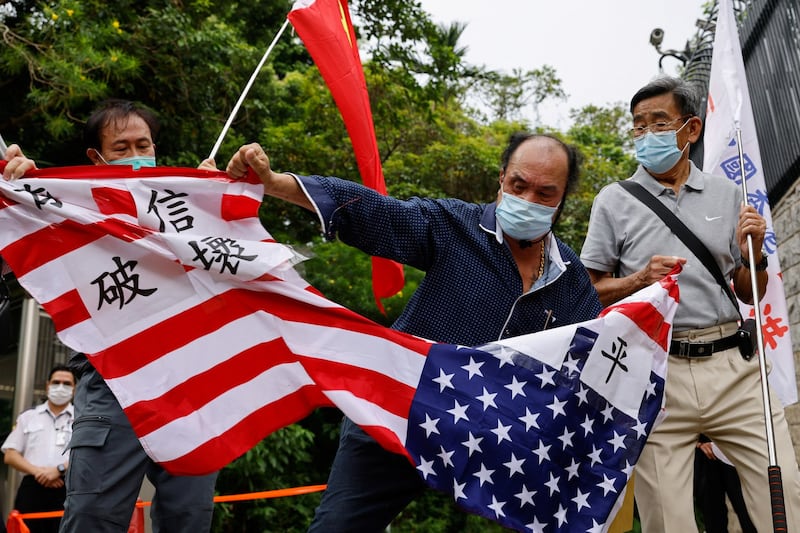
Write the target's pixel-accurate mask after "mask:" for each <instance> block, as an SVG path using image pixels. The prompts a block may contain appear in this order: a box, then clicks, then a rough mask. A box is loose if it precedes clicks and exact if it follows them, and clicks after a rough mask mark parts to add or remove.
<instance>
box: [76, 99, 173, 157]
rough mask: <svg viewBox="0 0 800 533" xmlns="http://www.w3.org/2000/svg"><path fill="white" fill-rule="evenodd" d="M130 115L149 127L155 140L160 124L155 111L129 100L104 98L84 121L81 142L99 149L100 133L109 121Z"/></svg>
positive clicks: (88, 146)
mask: <svg viewBox="0 0 800 533" xmlns="http://www.w3.org/2000/svg"><path fill="white" fill-rule="evenodd" d="M131 115H136V116H138V117H139V118H141V119H142V120H144V122H145V124H147V126H148V127H149V128H150V137H152V139H153V142H155V140H156V137H158V132H159V131H160V129H161V125H160V124H159V122H158V118H157V117H156V115H155V113H154V112H153V111H151V110H149V109H148V108H146V107H144V106H143V105H141V104H137V103H136V102H131V101H130V100H120V99H118V98H111V99H109V100H105V101H104V102H102V103H101V104H100V106H99V107H98V108H97V109H95V110H94V112H93V113H92V114H91V116H90V117H89V120H87V121H86V126H85V127H84V128H83V143H84V145H85V146H86V148H94V149H95V150H100V147H101V145H102V139H101V138H100V133H101V132H102V131H103V129H105V128H106V126H108V125H109V124H111V123H115V122H119V121H124V120H127V119H128V117H130V116H131Z"/></svg>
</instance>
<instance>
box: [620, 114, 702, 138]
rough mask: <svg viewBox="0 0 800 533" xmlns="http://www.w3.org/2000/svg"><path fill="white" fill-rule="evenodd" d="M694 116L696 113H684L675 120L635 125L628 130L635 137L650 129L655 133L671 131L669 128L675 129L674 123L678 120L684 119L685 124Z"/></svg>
mask: <svg viewBox="0 0 800 533" xmlns="http://www.w3.org/2000/svg"><path fill="white" fill-rule="evenodd" d="M693 116H694V115H683V116H682V117H678V118H676V119H674V120H670V121H669V122H653V123H652V124H648V125H647V126H634V127H633V128H631V129H630V130H628V131H629V132H630V134H631V135H633V137H634V138H636V137H641V136H642V135H644V134H645V133H647V132H648V131H651V132H653V133H660V132H662V131H669V130H671V129H673V128H672V125H673V124H675V123H676V122H678V121H679V120H683V121H684V124H685V123H686V121H687V120H689V119H690V118H692V117H693Z"/></svg>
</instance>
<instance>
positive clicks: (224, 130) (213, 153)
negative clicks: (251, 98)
mask: <svg viewBox="0 0 800 533" xmlns="http://www.w3.org/2000/svg"><path fill="white" fill-rule="evenodd" d="M288 25H289V19H286V20H285V21H283V26H281V29H280V30H278V34H277V35H275V38H274V39H272V42H271V43H270V45H269V47H268V48H267V51H266V52H264V56H263V57H262V58H261V61H259V62H258V66H257V67H256V69H255V70H254V71H253V74H252V75H251V76H250V80H249V81H248V82H247V85H245V87H244V90H243V91H242V94H241V95H240V96H239V101H238V102H236V105H235V106H233V111H231V114H230V116H229V117H228V121H227V122H225V125H224V126H223V127H222V131H221V132H220V134H219V137H218V138H217V142H216V143H214V148H212V149H211V153H210V154H209V155H208V159H214V158H215V157H216V156H217V152H218V151H219V147H220V145H221V144H222V140H223V139H224V138H225V135H226V134H227V133H228V129H229V128H230V127H231V123H232V122H233V119H234V118H236V113H238V112H239V108H240V107H241V106H242V102H244V99H245V97H247V93H248V92H249V91H250V87H252V86H253V82H255V81H256V76H257V75H258V73H259V71H260V70H261V67H263V66H264V63H265V62H266V61H267V58H268V57H269V55H270V54H271V53H272V49H273V48H275V44H277V42H278V39H280V38H281V35H283V32H284V30H286V26H288Z"/></svg>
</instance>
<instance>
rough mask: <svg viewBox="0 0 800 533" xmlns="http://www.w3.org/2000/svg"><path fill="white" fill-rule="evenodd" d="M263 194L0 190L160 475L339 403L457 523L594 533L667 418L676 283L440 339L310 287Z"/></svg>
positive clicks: (164, 182)
mask: <svg viewBox="0 0 800 533" xmlns="http://www.w3.org/2000/svg"><path fill="white" fill-rule="evenodd" d="M64 178H71V179H64ZM262 193H263V191H262V188H261V186H260V184H258V183H255V182H236V181H231V180H229V179H228V178H227V177H226V176H225V175H224V174H222V173H214V172H205V171H199V170H193V169H182V168H181V169H178V168H167V167H160V168H154V169H141V170H138V171H133V170H132V169H130V168H129V167H127V168H126V167H108V166H103V167H72V168H61V169H58V168H57V169H47V170H39V171H35V172H33V173H31V174H29V175H28V176H27V177H25V178H23V179H20V180H18V181H14V182H5V181H2V182H1V183H0V255H2V256H3V257H4V259H6V260H7V261H8V263H9V264H10V265H11V267H12V269H13V270H14V272H15V274H16V276H17V278H18V279H19V281H20V283H21V284H22V285H23V286H24V287H25V288H26V289H27V290H28V291H29V293H30V294H31V295H32V296H33V297H34V298H36V300H37V301H39V302H40V303H41V304H42V305H43V307H44V308H45V310H46V311H47V312H48V313H49V314H50V316H51V317H52V318H53V322H54V324H55V327H56V330H57V333H58V336H59V338H60V339H61V340H62V341H63V342H64V343H65V344H67V345H68V346H70V347H72V348H74V349H76V350H78V351H82V352H85V353H87V354H88V355H89V359H90V361H91V362H92V364H93V365H94V366H95V367H96V368H97V369H98V371H99V372H100V374H101V375H102V376H103V377H104V378H105V379H106V381H107V382H108V384H109V387H110V388H111V390H112V391H113V392H114V394H115V396H116V397H117V399H118V400H119V402H120V404H121V406H122V407H123V409H124V410H125V413H126V414H127V416H128V418H129V419H130V421H131V424H132V425H133V428H134V430H135V431H136V433H137V435H138V436H139V438H140V441H141V443H142V446H143V448H144V449H145V451H146V452H147V453H148V455H150V457H152V458H153V459H154V460H155V461H158V462H159V463H161V464H162V465H163V466H164V467H165V468H166V469H168V470H169V471H171V472H173V473H179V474H202V473H206V472H210V471H214V470H217V469H219V468H221V467H222V466H224V465H225V464H227V463H228V462H230V461H232V460H233V459H235V458H236V457H238V456H239V455H240V454H242V453H244V452H245V451H246V450H248V449H249V448H250V447H252V446H253V445H254V444H255V443H257V442H258V441H259V440H260V439H261V438H263V437H265V436H266V435H267V434H269V433H270V432H272V431H274V430H276V429H278V428H280V427H283V426H285V425H287V424H290V423H292V422H294V421H296V420H299V419H300V418H302V417H304V416H305V415H307V414H308V413H309V412H310V411H311V410H312V409H314V408H315V407H318V406H336V407H338V408H340V409H341V410H342V411H343V412H344V413H345V414H346V415H347V416H349V417H350V418H351V419H352V420H354V421H355V422H356V423H358V424H359V425H361V426H362V427H363V428H364V429H365V430H366V431H368V432H369V433H370V434H371V435H372V436H373V437H375V438H376V440H378V441H379V442H380V443H381V444H382V445H383V446H384V447H386V448H387V449H389V450H391V451H394V452H397V453H401V454H403V455H405V456H406V457H408V458H409V460H410V461H411V462H412V463H413V465H415V467H416V468H417V470H418V471H419V473H420V475H421V476H422V477H423V478H424V479H425V481H426V482H427V483H428V484H429V485H431V486H433V487H435V488H438V489H441V490H444V491H446V492H448V493H450V494H452V495H453V497H454V499H455V500H456V502H458V503H459V504H460V505H462V506H463V507H464V508H466V509H467V510H469V511H471V512H474V513H477V514H481V515H483V516H486V517H488V518H490V519H493V520H496V521H498V522H500V523H501V524H504V525H506V526H509V527H512V528H515V529H518V530H523V531H548V532H549V531H559V530H561V531H603V530H604V529H605V527H606V524H608V523H610V522H611V519H612V518H613V515H614V512H615V509H616V508H617V507H618V506H619V505H620V504H621V502H622V496H623V495H622V492H623V489H624V486H625V483H626V481H627V479H628V477H629V475H630V472H631V469H632V467H633V465H634V464H635V463H636V461H637V459H638V457H639V453H640V451H641V448H642V446H643V444H644V442H645V440H646V438H647V435H648V434H649V432H650V431H651V429H652V427H653V425H654V424H655V423H656V420H657V417H658V414H659V413H660V410H661V408H662V402H663V393H664V378H665V374H666V347H667V346H668V343H669V336H670V332H671V321H672V317H673V315H674V312H675V308H676V305H677V300H678V289H677V284H676V273H673V274H671V275H670V276H668V277H667V278H665V279H664V280H663V281H662V282H661V283H659V284H654V285H652V286H651V287H649V288H647V289H644V290H642V291H639V292H638V293H636V294H634V295H632V296H631V297H629V298H627V299H626V300H623V301H621V302H619V303H618V304H616V305H614V306H612V307H610V308H608V309H607V310H606V311H604V313H603V315H602V316H601V317H599V318H597V319H595V320H592V321H588V322H584V323H581V324H577V325H572V326H566V327H562V328H558V329H553V330H548V331H544V332H541V333H536V334H531V335H526V336H522V337H516V338H510V339H504V340H502V341H497V342H493V343H489V344H487V345H484V346H480V347H472V348H468V347H463V346H452V345H446V344H438V343H434V342H430V341H427V340H424V339H419V338H416V337H413V336H410V335H407V334H404V333H401V332H398V331H394V330H391V329H388V328H384V327H382V326H379V325H377V324H375V323H373V322H371V321H369V320H367V319H366V318H364V317H361V316H360V315H357V314H356V313H353V312H351V311H349V310H347V309H345V308H343V307H341V306H339V305H337V304H335V303H333V302H331V301H329V300H326V299H325V298H324V297H322V296H321V295H320V294H319V293H318V292H317V291H315V290H314V289H313V288H311V287H309V286H308V285H307V284H306V283H305V282H304V281H303V280H302V278H300V276H299V275H297V274H296V272H295V271H294V269H293V268H292V265H293V264H294V263H295V262H296V261H298V260H299V259H300V258H298V257H297V255H296V254H295V253H294V252H293V251H292V250H291V249H290V248H288V247H286V246H284V245H282V244H280V243H277V242H275V241H274V240H273V239H272V238H271V237H270V236H269V234H268V233H267V232H266V231H265V230H264V229H263V228H262V226H261V224H260V222H259V221H258V218H257V210H258V206H259V204H260V200H261V197H262Z"/></svg>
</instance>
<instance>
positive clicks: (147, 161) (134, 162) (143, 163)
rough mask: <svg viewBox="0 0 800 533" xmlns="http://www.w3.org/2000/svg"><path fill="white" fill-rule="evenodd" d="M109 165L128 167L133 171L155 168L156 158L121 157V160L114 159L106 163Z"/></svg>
mask: <svg viewBox="0 0 800 533" xmlns="http://www.w3.org/2000/svg"><path fill="white" fill-rule="evenodd" d="M108 164H109V165H130V166H132V167H133V170H139V169H140V168H142V167H154V166H156V158H155V156H153V155H137V156H133V157H123V158H122V159H115V160H113V161H108Z"/></svg>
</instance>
